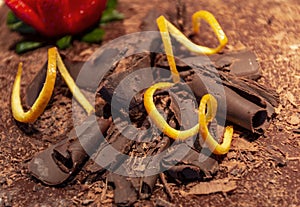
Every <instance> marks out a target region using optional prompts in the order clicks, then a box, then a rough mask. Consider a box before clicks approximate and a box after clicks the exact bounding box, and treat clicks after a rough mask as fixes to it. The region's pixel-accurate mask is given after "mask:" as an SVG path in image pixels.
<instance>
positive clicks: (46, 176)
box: [29, 117, 110, 185]
mask: <svg viewBox="0 0 300 207" xmlns="http://www.w3.org/2000/svg"><path fill="white" fill-rule="evenodd" d="M109 125H110V121H109V120H104V119H98V120H97V121H96V120H95V117H89V118H88V119H87V120H86V121H85V122H84V123H83V124H82V125H80V126H78V127H76V128H75V129H73V130H72V131H71V132H70V134H69V137H68V138H67V139H64V140H63V141H61V142H59V143H58V144H56V145H52V146H51V147H49V148H48V149H46V150H44V151H42V152H40V153H39V154H37V155H36V156H35V157H34V158H33V159H32V160H31V161H30V162H29V172H30V173H31V174H32V175H33V176H34V177H36V178H37V179H39V180H41V181H42V182H43V183H45V184H48V185H59V184H62V183H63V182H65V181H67V180H69V179H72V178H73V176H74V175H75V174H76V173H77V172H78V171H79V170H80V168H81V167H82V165H83V164H84V162H85V161H86V160H87V158H88V157H89V153H92V152H93V151H95V150H96V149H97V146H98V145H99V143H100V141H101V136H102V137H103V134H105V132H106V130H107V129H108V127H109ZM99 129H100V131H99Z"/></svg>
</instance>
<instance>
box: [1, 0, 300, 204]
mask: <svg viewBox="0 0 300 207" xmlns="http://www.w3.org/2000/svg"><path fill="white" fill-rule="evenodd" d="M185 2H187V6H186V9H187V18H186V19H187V20H189V19H190V15H191V14H192V13H193V12H195V11H197V10H200V9H207V10H209V11H211V12H212V13H213V14H214V15H215V16H216V18H217V19H218V20H219V21H220V23H221V25H222V27H223V29H224V30H225V32H226V34H227V35H228V38H229V44H228V45H227V47H226V48H225V50H228V51H235V50H238V49H244V48H245V47H246V48H248V49H251V50H253V51H254V52H255V53H256V54H257V56H258V57H259V62H260V64H261V66H262V74H263V78H261V79H260V80H259V82H260V83H262V84H264V85H265V86H267V87H272V88H275V89H276V90H277V92H278V93H279V94H280V99H281V104H280V106H279V107H278V108H277V110H276V112H277V113H278V116H277V118H276V119H275V120H274V122H273V124H271V126H270V127H269V128H268V130H267V132H266V133H265V135H264V136H263V137H259V138H258V139H256V137H253V135H251V134H248V133H241V134H235V136H234V140H233V146H232V149H231V151H230V152H229V153H228V154H227V155H226V156H225V158H224V160H223V161H222V163H221V169H220V171H219V172H218V174H217V175H216V177H215V178H214V179H216V180H217V179H222V178H230V179H231V180H235V181H236V184H237V189H235V190H234V191H232V192H228V193H223V194H222V193H215V194H210V195H200V196H193V195H188V196H187V197H183V196H182V195H181V194H180V193H179V192H180V190H185V191H187V192H189V189H190V188H192V186H193V185H195V184H196V183H191V184H188V185H186V184H180V183H177V182H172V183H169V184H168V189H169V191H165V190H164V189H163V187H162V185H161V183H157V185H156V187H155V189H154V194H153V196H152V197H151V198H150V200H145V201H141V202H140V203H138V204H143V205H148V206H151V205H154V204H155V203H158V204H161V205H165V206H167V205H169V206H172V204H170V203H169V202H171V203H173V204H174V205H175V206H179V205H182V206H198V205H201V206H273V205H274V206H299V205H300V177H299V171H300V167H299V166H300V165H299V162H300V142H299V127H300V118H299V116H300V111H299V102H300V100H299V97H300V92H299V85H300V75H299V74H300V68H299V65H300V61H299V54H300V45H299V44H300V42H299V33H300V27H299V25H300V16H299V13H300V5H299V1H297V0H276V1H274V0H266V1H257V0H253V1H239V0H233V1H221V0H211V1H202V2H199V1H197V2H195V1H192V0H188V1H185ZM153 7H155V8H156V9H158V10H159V11H160V12H161V13H162V14H173V15H169V19H170V20H175V17H176V15H175V11H176V9H175V4H174V1H158V0H155V1H151V2H147V1H146V2H145V1H138V0H134V1H132V0H131V1H129V0H120V4H119V9H120V11H122V12H124V13H125V15H126V19H125V20H124V21H123V22H116V23H113V24H111V25H108V26H107V35H106V40H109V39H113V38H116V37H118V36H120V35H122V34H125V33H131V32H137V31H139V25H140V23H141V19H142V18H143V17H144V16H145V15H146V14H147V11H148V10H150V9H151V8H153ZM0 14H1V16H2V14H3V12H2V11H0ZM184 19H185V18H184ZM0 20H1V22H4V20H5V19H4V18H2V17H0ZM203 26H204V27H203V29H204V28H207V27H205V25H203ZM190 28H191V23H190V22H189V21H187V22H186V25H185V26H184V29H185V31H186V33H187V34H189V33H190ZM0 29H1V30H0V49H1V52H0V90H1V96H0V102H1V105H0V108H1V118H0V143H1V146H0V204H1V205H3V204H6V205H8V204H11V205H13V206H41V205H44V206H70V205H79V206H80V205H90V206H96V205H107V206H111V205H112V204H111V202H112V197H113V195H112V191H111V189H109V188H108V189H107V188H106V185H105V181H102V180H100V181H97V182H92V183H90V182H84V183H83V184H82V183H80V182H81V181H83V179H82V178H83V177H84V173H83V172H82V173H80V174H79V176H78V178H77V179H76V180H75V181H73V182H71V183H69V184H68V185H67V186H65V187H64V188H53V187H47V186H44V185H42V184H41V183H39V182H38V181H36V180H34V179H33V178H32V177H30V176H29V175H28V174H27V163H28V161H29V160H30V159H31V158H32V157H33V155H35V154H36V153H37V152H39V151H41V150H42V149H45V148H46V147H47V146H48V145H49V144H51V143H57V142H58V141H59V140H60V139H61V137H60V136H61V135H62V134H66V133H67V132H68V131H70V129H71V128H72V119H71V113H70V111H71V104H72V103H71V98H70V97H71V96H70V93H69V92H68V90H67V89H66V88H65V87H63V86H62V87H60V88H59V89H57V90H56V91H55V94H54V97H53V99H52V102H51V107H49V108H47V110H46V111H45V113H44V114H43V115H42V117H41V118H40V119H39V120H38V121H37V122H36V123H34V124H32V125H30V126H24V125H20V124H17V123H16V122H15V121H14V120H13V119H12V116H11V112H10V102H9V99H10V93H11V88H12V84H13V80H14V77H15V74H16V69H17V64H18V62H19V61H23V62H24V73H23V76H22V87H23V88H25V87H26V86H27V85H28V84H29V82H30V81H31V80H32V79H33V77H34V76H35V74H36V72H37V71H38V70H39V69H40V68H41V67H42V65H43V64H44V62H45V60H46V51H47V50H46V48H41V49H38V50H37V51H34V52H29V53H26V54H23V55H20V56H19V55H16V54H15V53H14V52H13V51H12V50H10V48H11V47H12V46H13V45H14V44H15V43H16V42H17V40H19V39H21V37H20V36H19V35H17V34H15V33H12V32H10V31H9V30H8V29H7V28H6V27H5V25H4V24H1V26H0ZM203 29H202V30H201V31H203ZM199 41H202V42H204V44H207V45H213V44H215V39H213V38H211V33H209V32H206V31H205V30H204V31H203V33H201V38H199ZM95 48H96V46H95V45H93V46H91V47H90V46H89V45H87V44H81V43H78V42H76V43H75V45H74V47H73V48H70V49H68V50H66V51H64V52H63V53H65V54H66V55H67V56H68V57H71V58H74V59H84V58H85V57H86V56H87V55H88V54H91V53H92V51H93V50H94V49H95ZM83 51H84V52H83ZM82 52H83V53H82ZM23 92H24V90H23ZM23 94H24V93H23ZM20 129H22V130H20ZM249 141H251V142H249ZM166 192H169V193H170V192H171V193H172V194H173V195H174V196H173V200H172V201H170V200H169V197H168V194H169V193H166ZM138 204H136V205H137V206H138Z"/></svg>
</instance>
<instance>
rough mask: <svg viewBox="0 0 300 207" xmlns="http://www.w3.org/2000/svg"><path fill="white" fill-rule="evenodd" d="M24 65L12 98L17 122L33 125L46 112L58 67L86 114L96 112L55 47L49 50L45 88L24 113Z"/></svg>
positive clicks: (19, 69)
mask: <svg viewBox="0 0 300 207" xmlns="http://www.w3.org/2000/svg"><path fill="white" fill-rule="evenodd" d="M22 65H23V64H22V63H20V64H19V67H18V72H17V75H16V79H15V82H14V85H13V90H12V96H11V107H12V114H13V117H14V118H15V119H16V120H17V121H20V122H24V123H31V122H34V121H35V120H36V119H37V118H38V117H39V116H40V115H41V114H42V113H43V112H44V110H45V108H46V106H47V104H48V102H49V101H50V98H51V96H52V92H53V89H54V85H55V79H56V67H58V69H59V71H60V73H61V75H62V77H63V78H64V80H65V81H66V83H67V85H68V87H69V88H70V90H71V92H72V94H73V95H74V97H75V98H76V100H77V101H78V102H79V103H80V104H81V105H82V106H83V108H84V109H85V110H86V112H87V113H88V114H91V113H93V112H94V111H95V110H94V107H93V106H92V105H91V104H90V103H89V102H88V100H87V99H86V98H85V97H84V95H83V94H82V93H81V91H80V89H79V88H78V87H77V86H76V84H75V82H74V80H73V79H72V77H71V76H70V74H69V72H68V70H67V69H66V67H65V65H64V63H63V61H62V59H61V57H60V55H59V53H58V51H57V49H56V48H55V47H53V48H50V49H49V50H48V68H47V75H46V80H45V83H44V85H43V88H42V90H41V92H40V94H39V96H38V98H37V99H36V101H35V102H34V104H33V105H32V107H31V108H30V109H29V110H28V111H27V112H24V109H23V107H22V104H21V98H20V85H21V74H22Z"/></svg>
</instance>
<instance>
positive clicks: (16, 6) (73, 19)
mask: <svg viewBox="0 0 300 207" xmlns="http://www.w3.org/2000/svg"><path fill="white" fill-rule="evenodd" d="M5 3H6V4H7V6H8V7H9V8H10V9H11V10H12V11H13V12H14V13H15V15H16V16H17V17H18V18H19V19H21V20H22V21H24V22H25V23H26V24H28V25H30V26H32V27H34V28H35V29H36V30H37V31H39V32H40V33H41V34H43V35H46V36H49V37H54V36H62V35H73V34H77V33H80V32H82V31H84V30H85V29H87V28H89V27H90V26H92V25H93V24H95V23H97V22H98V21H99V20H100V17H101V14H102V12H103V10H104V9H105V5H106V0H73V1H71V0H5Z"/></svg>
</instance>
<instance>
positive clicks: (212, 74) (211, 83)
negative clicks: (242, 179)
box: [26, 14, 278, 206]
mask: <svg viewBox="0 0 300 207" xmlns="http://www.w3.org/2000/svg"><path fill="white" fill-rule="evenodd" d="M157 15H158V14H155V15H154V16H157ZM144 27H147V25H144ZM136 41H137V42H138V41H139V44H138V46H139V47H141V48H145V47H148V48H150V49H149V51H163V49H162V48H161V40H160V37H159V36H156V37H153V38H152V39H151V38H150V39H149V38H148V39H143V37H141V39H140V40H136ZM131 47H133V48H131ZM120 48H122V49H120ZM130 50H131V52H132V50H136V51H140V50H139V49H138V48H136V45H132V44H127V43H126V42H124V45H116V47H115V48H112V47H109V48H104V49H103V50H102V53H100V54H98V56H97V58H96V59H92V60H90V61H89V62H87V63H85V62H80V61H72V60H68V59H67V57H66V58H65V59H64V61H65V63H66V65H67V67H68V69H69V70H70V74H71V75H72V76H73V78H74V79H77V77H78V74H80V69H81V67H82V66H83V64H90V66H91V67H90V69H88V70H86V71H85V73H84V78H82V79H80V80H79V81H78V82H77V84H78V85H79V86H80V87H81V88H82V89H86V90H90V91H93V92H95V97H96V113H95V115H96V116H95V115H92V116H90V117H87V118H86V120H85V121H84V122H83V123H82V124H81V125H79V126H76V127H75V128H74V129H73V130H72V131H71V132H70V134H69V135H68V136H66V137H65V139H64V140H63V141H61V142H59V143H58V144H55V145H53V146H50V147H49V148H48V149H46V150H44V151H42V152H40V153H39V154H37V155H36V156H35V157H34V158H33V159H32V160H31V161H30V163H29V171H30V173H31V174H32V175H33V176H34V177H36V178H37V179H39V180H40V181H42V182H43V183H45V184H47V185H61V184H66V183H67V182H68V181H70V180H72V179H74V177H75V176H76V174H77V173H78V172H79V171H80V170H83V171H84V172H85V174H86V175H85V176H86V179H85V180H89V181H90V182H94V181H96V180H99V179H103V180H105V179H106V180H107V181H108V183H109V184H110V186H112V187H113V189H114V202H115V204H117V205H120V206H129V205H131V204H133V203H135V202H136V201H137V200H138V199H146V198H149V197H150V196H151V195H152V193H153V191H154V189H155V185H156V183H157V182H158V180H159V179H161V180H162V182H163V183H164V182H166V180H165V179H164V176H163V174H162V173H165V175H166V177H167V180H168V181H169V180H173V181H176V182H184V183H186V182H190V181H193V180H202V181H203V180H208V179H211V178H212V177H213V176H214V175H215V173H216V172H217V171H218V163H219V162H221V160H222V157H219V156H215V155H213V154H211V152H210V151H209V150H208V149H206V148H205V147H203V148H202V144H203V143H202V139H201V138H199V137H198V136H194V137H191V138H190V139H187V140H186V141H185V142H178V141H174V140H172V139H170V138H169V137H167V136H166V135H164V134H162V133H161V132H160V131H159V130H158V129H156V127H154V125H153V123H152V121H151V120H150V119H149V118H148V116H147V113H146V110H145V108H144V104H143V94H144V89H142V90H141V89H140V85H139V84H140V83H143V84H144V85H149V86H150V85H152V84H153V83H155V82H161V81H171V80H172V79H171V75H170V73H166V74H165V73H164V72H162V71H163V70H161V68H163V69H165V70H166V71H169V65H168V62H167V59H166V56H165V55H164V54H162V53H159V52H158V53H154V52H143V53H140V52H137V53H135V54H134V55H127V53H128V51H130ZM178 51H179V52H180V49H179V50H178ZM178 51H177V54H178ZM131 54H132V53H131ZM180 54H181V56H180V55H179V56H178V55H177V57H180V59H177V60H176V64H177V68H178V70H179V72H180V76H181V78H182V80H183V81H182V82H181V83H178V84H176V85H175V86H174V87H173V89H172V90H171V91H172V94H171V93H168V92H167V91H157V92H156V93H155V96H154V102H155V103H156V106H157V108H158V109H159V110H160V111H161V112H162V113H163V116H164V117H165V120H166V121H167V122H168V123H169V125H170V126H172V127H173V128H176V129H181V130H182V129H188V128H190V127H192V126H194V125H195V124H196V123H197V122H198V121H197V120H198V119H197V113H196V112H195V111H196V108H197V104H198V103H199V101H200V99H201V97H202V96H203V95H204V94H206V93H212V95H214V96H215V97H216V99H217V101H218V106H219V107H218V114H217V118H216V120H215V121H213V122H212V123H211V125H210V126H209V130H210V133H211V134H212V135H213V136H214V137H216V138H219V139H220V138H221V137H222V134H223V127H222V126H224V124H225V122H226V123H231V124H234V128H235V130H236V129H238V130H247V131H249V132H251V133H256V134H263V133H264V130H265V129H266V127H267V124H268V123H269V121H270V120H271V118H272V117H273V116H274V107H276V106H277V105H278V95H277V94H276V93H275V92H274V91H273V90H272V89H269V88H268V89H266V88H264V87H263V86H261V85H259V84H258V83H257V82H256V81H255V80H257V79H258V78H259V77H260V76H261V72H260V67H259V64H258V62H257V60H256V56H255V54H254V53H253V52H251V51H241V52H236V53H231V54H220V55H213V56H211V57H209V58H207V57H204V56H196V57H195V56H194V55H192V54H190V53H189V52H187V51H182V53H180ZM93 68H97V70H93ZM142 68H150V69H151V71H152V72H151V73H150V74H146V75H143V76H141V75H137V76H134V77H133V79H132V81H127V82H126V83H127V84H126V87H121V88H118V87H119V85H120V83H121V82H122V80H124V79H125V78H127V77H129V76H130V74H132V73H134V72H136V71H138V70H139V69H142ZM107 69H109V70H107ZM45 71H46V70H45V69H42V70H41V71H40V73H39V74H37V76H36V77H35V79H34V80H33V81H32V83H31V84H30V86H29V87H28V90H27V97H26V100H27V103H28V105H31V103H33V101H34V100H35V98H36V97H37V95H38V93H39V90H40V88H41V86H42V84H43V82H44V79H45ZM103 71H108V73H106V74H103V73H104V72H103ZM149 71H150V70H149ZM149 71H148V72H149ZM81 75H82V74H81ZM100 79H101V80H103V81H102V82H100V85H97V87H96V88H95V83H98V81H99V80H100ZM84 80H85V81H84ZM129 80H130V79H129ZM210 87H216V88H221V89H222V90H219V89H218V90H212V89H211V88H210ZM185 89H187V90H185ZM189 90H190V91H191V92H188V91H189ZM116 91H117V92H116ZM129 92H134V94H133V96H131V95H132V94H130V93H129ZM128 100H129V103H128ZM224 106H226V107H224ZM112 112H113V113H114V114H113V116H112ZM182 114H183V116H182ZM184 114H188V115H191V116H188V117H186V116H184ZM219 114H221V115H219ZM218 115H219V116H218ZM98 116H101V118H100V117H98ZM104 117H105V118H104ZM133 129H134V130H133ZM218 141H221V140H218ZM88 158H91V159H90V160H92V161H89V162H87V160H88ZM217 187H218V186H217ZM218 189H219V188H218ZM231 189H234V188H230V190H231ZM166 191H167V188H166ZM170 197H171V196H170Z"/></svg>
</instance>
